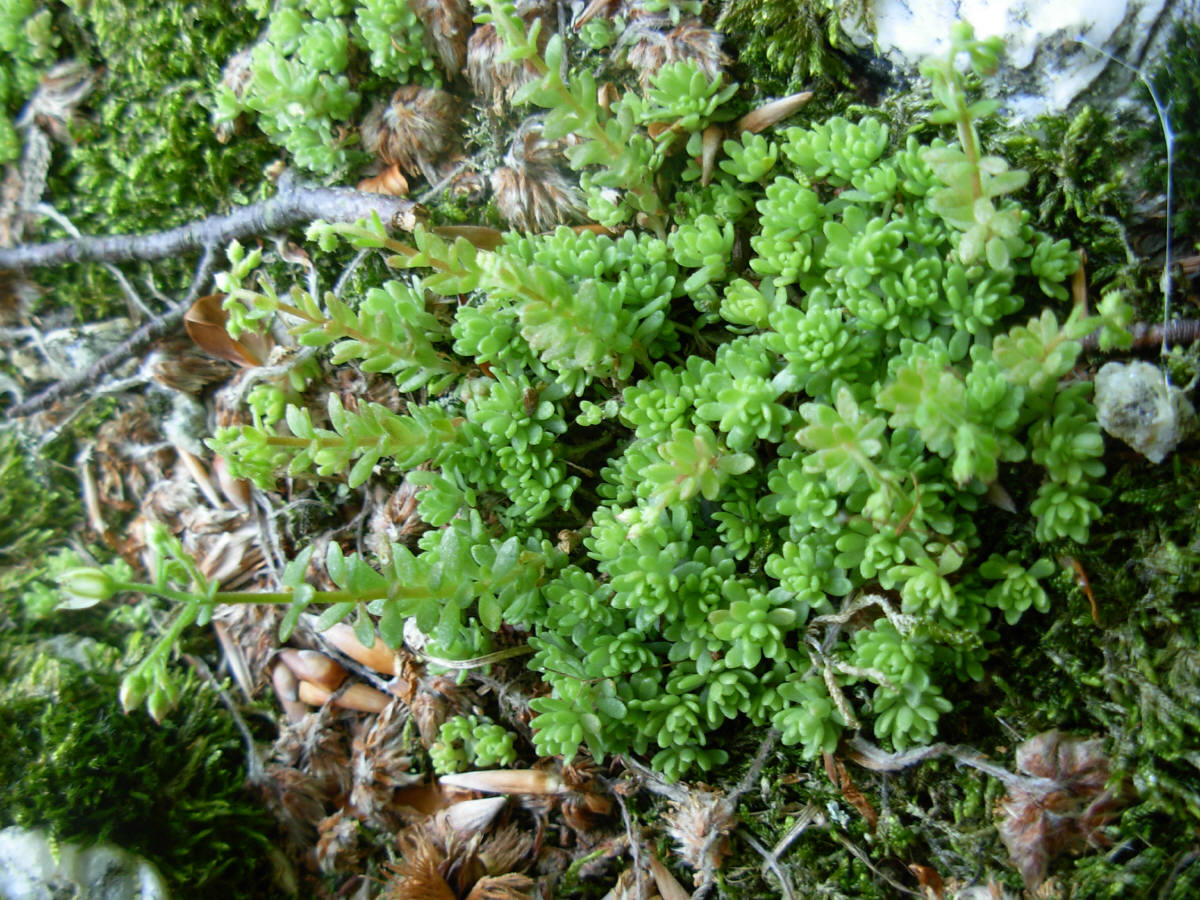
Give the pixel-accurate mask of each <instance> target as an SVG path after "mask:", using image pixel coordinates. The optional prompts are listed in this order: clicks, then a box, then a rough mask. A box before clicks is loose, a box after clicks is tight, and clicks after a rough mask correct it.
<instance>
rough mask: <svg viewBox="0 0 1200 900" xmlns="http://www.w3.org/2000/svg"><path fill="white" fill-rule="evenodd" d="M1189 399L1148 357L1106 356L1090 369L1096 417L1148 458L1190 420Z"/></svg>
mask: <svg viewBox="0 0 1200 900" xmlns="http://www.w3.org/2000/svg"><path fill="white" fill-rule="evenodd" d="M1192 417H1193V410H1192V405H1191V404H1190V403H1189V402H1188V400H1187V398H1186V397H1184V396H1183V391H1181V390H1180V389H1179V388H1177V387H1175V386H1174V385H1172V384H1170V383H1168V381H1167V378H1166V375H1165V373H1164V372H1163V371H1162V370H1161V369H1160V368H1158V367H1157V366H1153V365H1151V364H1150V363H1148V362H1141V361H1138V362H1131V363H1119V362H1110V363H1107V364H1105V365H1104V367H1103V368H1101V369H1100V371H1099V372H1097V373H1096V420H1097V421H1098V422H1099V423H1100V427H1101V428H1103V429H1104V430H1105V431H1107V432H1108V433H1109V434H1111V435H1112V436H1113V437H1115V438H1120V439H1121V440H1122V441H1124V442H1125V443H1126V444H1128V445H1129V446H1130V447H1132V448H1133V449H1134V450H1136V451H1137V452H1138V453H1140V454H1142V455H1143V456H1144V457H1146V458H1147V459H1148V460H1150V462H1153V463H1160V462H1162V461H1163V460H1164V459H1166V457H1167V454H1168V453H1170V452H1171V451H1172V450H1174V449H1175V447H1176V445H1178V444H1179V442H1180V441H1181V440H1183V439H1184V437H1186V436H1187V431H1188V430H1189V428H1190V426H1191V420H1192Z"/></svg>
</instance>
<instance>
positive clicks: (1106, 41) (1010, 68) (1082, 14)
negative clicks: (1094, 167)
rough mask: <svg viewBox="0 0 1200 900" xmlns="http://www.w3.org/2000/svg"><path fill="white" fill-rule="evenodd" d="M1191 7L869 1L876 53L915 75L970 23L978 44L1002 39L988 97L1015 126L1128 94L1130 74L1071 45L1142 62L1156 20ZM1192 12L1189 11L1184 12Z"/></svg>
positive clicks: (1034, 0) (1119, 2)
mask: <svg viewBox="0 0 1200 900" xmlns="http://www.w3.org/2000/svg"><path fill="white" fill-rule="evenodd" d="M1195 5H1196V4H1195V2H1194V0H1174V2H1173V0H1093V2H1089V3H1084V2H1081V0H1056V2H1045V0H872V3H871V7H872V9H873V10H874V16H875V27H876V37H875V42H876V52H877V53H879V54H880V55H881V56H883V57H884V58H885V59H887V60H888V61H890V62H891V63H892V64H894V65H896V66H897V67H899V68H900V69H901V70H902V71H905V72H909V73H913V72H915V70H916V67H917V66H918V65H919V64H920V62H921V60H922V59H924V58H925V57H926V56H929V55H931V54H936V53H945V52H946V47H947V46H948V40H949V34H950V26H951V25H952V24H954V23H955V22H957V21H960V20H961V21H965V22H970V23H971V24H972V25H973V26H974V27H975V33H976V35H978V36H979V37H982V38H988V37H993V36H997V35H998V36H1000V37H1002V38H1004V43H1005V47H1006V50H1007V53H1006V55H1005V57H1004V66H1003V67H1002V68H1001V71H1000V73H999V80H998V82H996V84H995V85H989V94H990V95H992V96H999V97H1000V98H1001V99H1003V100H1004V101H1005V109H1006V112H1007V113H1008V114H1009V115H1010V116H1012V117H1014V118H1017V119H1025V118H1031V117H1033V116H1035V115H1038V114H1040V113H1043V112H1057V111H1061V110H1063V109H1066V107H1067V106H1068V105H1069V104H1070V103H1071V102H1072V101H1073V100H1075V99H1076V98H1077V97H1080V96H1081V95H1083V94H1084V93H1085V92H1088V91H1089V90H1094V91H1096V92H1098V93H1099V94H1101V95H1103V96H1104V97H1107V98H1111V97H1115V96H1120V95H1121V94H1123V93H1126V92H1128V87H1129V84H1130V82H1131V81H1132V79H1133V77H1134V76H1133V74H1132V73H1130V72H1128V71H1127V70H1125V69H1123V68H1122V67H1120V66H1118V65H1116V64H1114V63H1111V62H1110V61H1109V60H1108V59H1106V58H1105V57H1103V56H1101V55H1100V54H1098V53H1097V52H1095V51H1094V50H1091V49H1089V48H1087V47H1085V46H1083V45H1082V44H1079V43H1077V42H1076V41H1075V38H1077V37H1080V36H1082V37H1084V38H1086V39H1087V40H1088V41H1089V42H1091V43H1092V44H1095V45H1096V46H1099V47H1103V48H1105V49H1106V50H1108V51H1109V52H1110V53H1113V54H1114V55H1116V56H1117V57H1119V58H1121V59H1123V60H1127V61H1130V62H1132V63H1133V64H1137V63H1140V62H1142V61H1143V60H1144V59H1145V57H1146V55H1147V50H1148V47H1149V46H1150V43H1151V41H1152V40H1153V39H1154V38H1155V36H1156V32H1157V31H1161V32H1166V31H1168V30H1169V29H1167V28H1157V27H1156V26H1157V25H1158V23H1159V21H1160V19H1163V18H1164V16H1165V17H1176V16H1184V15H1189V14H1190V15H1194V14H1195ZM1185 7H1190V9H1185ZM842 25H843V27H844V28H845V29H846V31H847V33H848V34H849V35H850V37H851V39H852V40H854V42H855V43H856V44H858V45H859V46H863V47H869V46H871V43H872V42H871V36H870V35H869V34H868V33H867V32H866V31H865V30H864V29H863V28H862V27H861V26H860V25H859V24H858V22H857V21H856V20H855V19H854V18H853V16H852V15H847V17H846V18H845V19H844V20H843V22H842Z"/></svg>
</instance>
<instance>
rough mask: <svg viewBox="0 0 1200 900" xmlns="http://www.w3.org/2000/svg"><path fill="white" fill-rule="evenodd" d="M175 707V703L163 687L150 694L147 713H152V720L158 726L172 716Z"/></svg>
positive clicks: (157, 687)
mask: <svg viewBox="0 0 1200 900" xmlns="http://www.w3.org/2000/svg"><path fill="white" fill-rule="evenodd" d="M174 707H175V701H174V700H172V699H171V695H170V693H169V692H168V691H166V690H165V689H164V688H163V687H162V686H161V685H158V686H156V687H155V688H154V690H152V691H151V692H150V699H149V700H147V701H146V712H148V713H150V718H152V719H153V720H154V722H155V724H158V725H161V724H162V720H163V719H165V718H166V717H167V716H168V715H170V713H171V710H172V709H174Z"/></svg>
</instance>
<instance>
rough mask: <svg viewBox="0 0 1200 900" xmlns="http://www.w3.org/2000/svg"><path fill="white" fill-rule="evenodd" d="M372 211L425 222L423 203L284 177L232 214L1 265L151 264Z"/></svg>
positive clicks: (24, 255)
mask: <svg viewBox="0 0 1200 900" xmlns="http://www.w3.org/2000/svg"><path fill="white" fill-rule="evenodd" d="M372 213H374V214H377V215H378V216H379V218H380V219H381V220H382V221H383V222H384V224H385V225H387V226H388V227H390V228H399V229H401V230H403V231H411V230H412V229H413V228H414V227H415V226H416V225H417V224H418V222H419V221H420V220H421V218H422V213H423V210H422V208H421V206H420V205H419V204H418V203H415V202H414V201H412V200H407V199H404V198H401V197H389V196H386V195H383V194H364V193H361V192H359V191H355V190H351V189H349V188H324V187H310V186H307V185H303V184H298V183H296V181H295V179H294V178H292V177H289V176H288V175H284V176H283V177H281V178H280V179H279V192H278V193H277V194H276V195H275V196H274V197H272V198H271V199H269V200H264V201H262V202H260V203H252V204H250V205H249V206H243V207H241V208H240V209H237V210H235V211H234V212H231V213H229V214H228V215H224V216H209V217H208V218H207V219H201V220H200V221H198V222H191V223H189V224H187V225H181V226H180V227H178V228H172V229H170V230H168V231H161V232H158V233H156V234H116V235H109V236H106V237H81V238H72V239H68V240H62V241H51V242H50V243H47V244H24V245H21V246H18V247H5V248H0V269H15V270H21V269H32V268H36V267H39V266H43V267H44V266H60V265H63V264H64V263H73V262H74V263H78V262H108V263H114V262H124V261H126V260H140V261H143V262H146V261H151V260H156V259H165V258H167V257H171V256H179V255H181V254H184V253H188V252H191V251H195V250H201V249H204V248H206V247H223V246H225V245H226V244H228V243H229V242H230V241H233V240H236V239H239V238H246V237H250V236H251V235H256V234H270V233H272V232H276V231H286V230H287V229H289V228H293V227H295V226H297V225H303V224H305V223H306V222H312V221H314V220H316V219H325V220H326V221H330V222H353V221H355V220H357V219H369V218H370V217H371V215H372Z"/></svg>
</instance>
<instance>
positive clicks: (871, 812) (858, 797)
mask: <svg viewBox="0 0 1200 900" xmlns="http://www.w3.org/2000/svg"><path fill="white" fill-rule="evenodd" d="M824 758H825V774H826V775H828V776H829V780H830V781H832V782H833V784H834V786H835V787H837V788H838V789H839V790H840V791H841V792H842V796H843V797H844V798H845V799H846V802H847V803H849V804H850V805H851V806H853V807H854V808H855V809H857V810H858V811H859V813H860V814H861V815H862V817H863V818H864V819H866V820H867V825H868V826H869V827H870V829H871V830H872V831H874V830H875V826H876V824H878V822H879V813H877V812H876V811H875V807H874V806H872V805H871V801H870V800H868V799H867V798H866V796H865V795H864V794H863V792H862V791H860V790H859V789H858V785H856V784H855V783H854V779H853V778H851V777H850V773H849V772H847V771H846V765H845V763H843V762H842V761H841V760H840V759H838V758H837V757H836V756H834V755H833V754H832V753H826V754H825V757H824Z"/></svg>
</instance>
